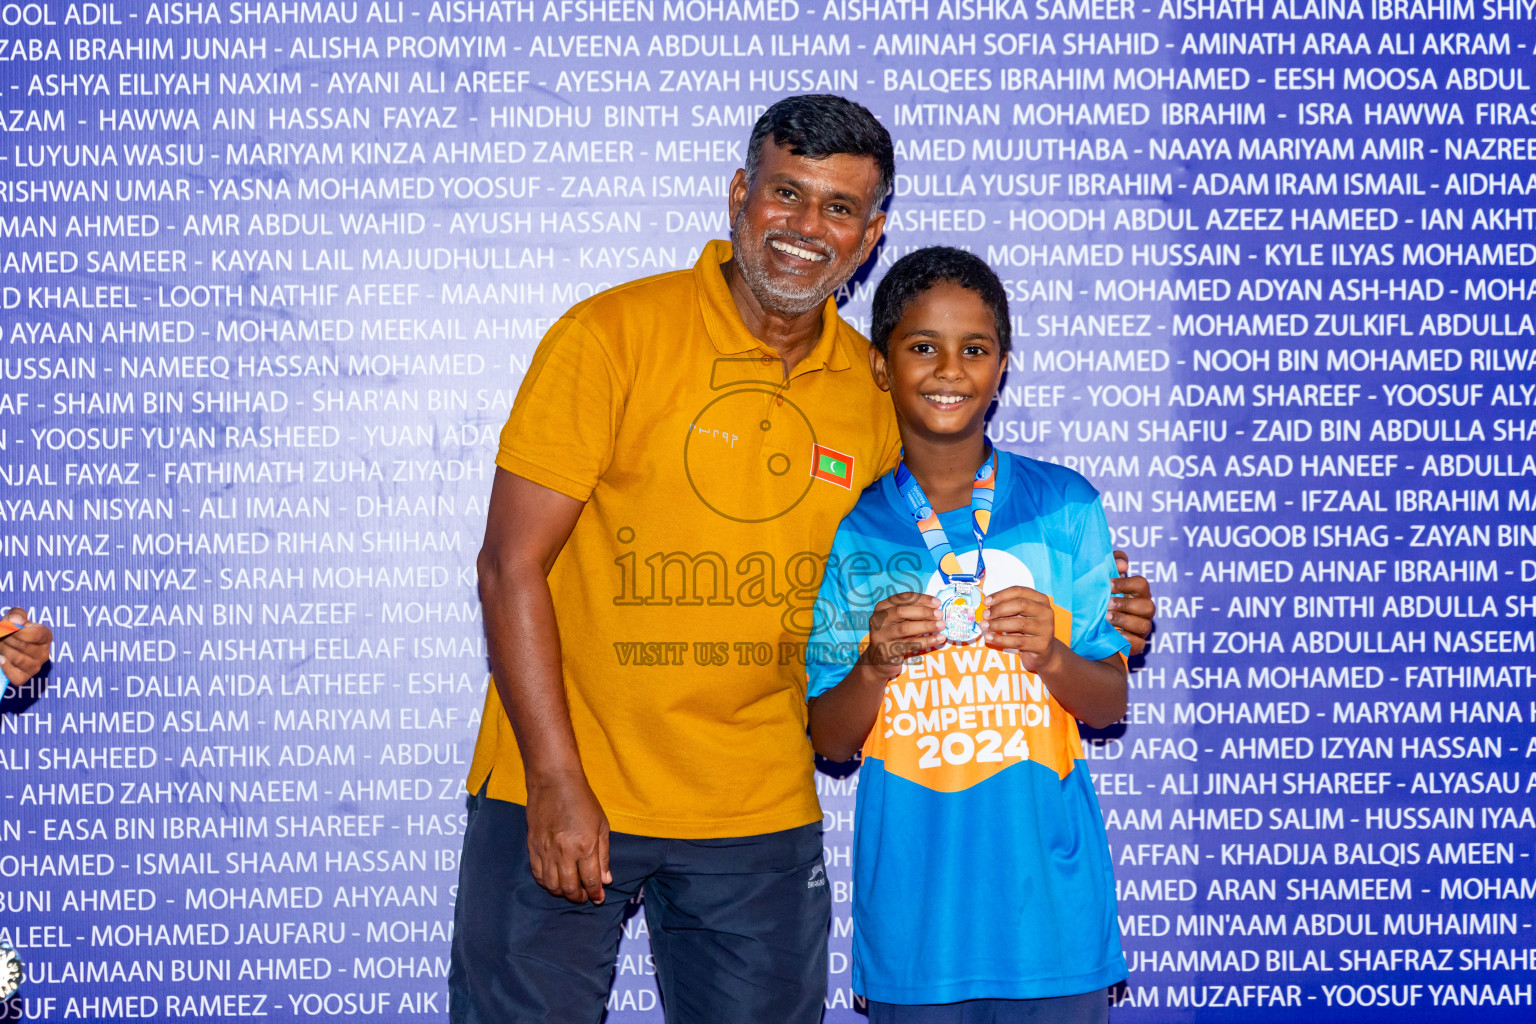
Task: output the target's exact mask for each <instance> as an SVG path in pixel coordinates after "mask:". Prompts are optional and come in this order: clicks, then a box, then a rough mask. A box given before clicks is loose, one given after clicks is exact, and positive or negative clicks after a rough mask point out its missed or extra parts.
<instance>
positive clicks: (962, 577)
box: [896, 445, 997, 584]
mask: <svg viewBox="0 0 1536 1024" xmlns="http://www.w3.org/2000/svg"><path fill="white" fill-rule="evenodd" d="M988 449H989V450H988V453H987V458H986V459H985V460H984V461H983V462H982V464H981V468H980V469H978V470H976V483H975V484H974V485H973V486H972V487H971V532H972V533H974V534H975V535H976V571H975V572H974V573H963V572H961V571H960V559H958V558H956V557H955V552H954V549H953V548H952V547H951V546H950V543H949V538H948V537H947V536H945V534H944V527H942V526H940V525H939V514H938V513H937V512H935V511H934V510H933V506H932V505H931V504H929V502H928V495H926V494H924V493H923V485H922V484H920V483H918V482H917V479H916V478H915V477H914V476H913V475H912V471H911V470H909V469H908V468H907V463H906V461H905V460H903V461H901V462H899V463H897V465H896V489H897V490H899V491H901V496H902V497H903V498H905V499H906V500H907V506H908V507H909V508H911V510H912V518H913V519H914V520H915V521H916V522H917V530H918V532H919V533H921V534H922V535H923V542H924V543H926V544H927V545H928V553H929V554H930V555H932V556H933V560H934V561H935V562H937V563H938V565H939V575H940V576H942V577H943V578H944V582H945V583H946V584H947V583H950V582H952V581H955V580H958V581H960V582H962V583H980V582H981V579H982V577H984V576H986V574H987V560H986V551H985V541H986V539H987V529H988V527H990V526H991V525H992V499H993V497H995V496H996V493H997V450H996V449H993V448H991V446H990V445H989V446H988Z"/></svg>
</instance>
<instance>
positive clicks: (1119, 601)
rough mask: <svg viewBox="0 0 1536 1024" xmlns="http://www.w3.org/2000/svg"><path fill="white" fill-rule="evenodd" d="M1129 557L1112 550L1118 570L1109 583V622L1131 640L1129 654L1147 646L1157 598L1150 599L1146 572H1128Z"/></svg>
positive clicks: (1137, 652)
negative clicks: (1140, 573)
mask: <svg viewBox="0 0 1536 1024" xmlns="http://www.w3.org/2000/svg"><path fill="white" fill-rule="evenodd" d="M1130 564H1131V563H1130V557H1129V556H1128V555H1126V553H1125V552H1124V551H1116V552H1115V567H1116V568H1117V569H1118V570H1119V571H1120V575H1118V576H1116V577H1115V578H1114V580H1113V581H1112V582H1111V583H1110V585H1109V593H1110V598H1109V615H1108V616H1107V618H1108V619H1109V624H1110V625H1111V626H1114V627H1115V628H1116V629H1117V630H1119V631H1120V635H1121V636H1123V637H1125V638H1126V639H1127V640H1129V641H1130V644H1131V655H1132V656H1135V655H1137V654H1140V653H1141V652H1142V651H1144V650H1146V647H1147V637H1148V635H1149V634H1151V632H1152V617H1153V616H1154V615H1156V614H1157V602H1156V601H1154V600H1152V585H1151V584H1150V583H1148V582H1147V578H1146V577H1145V576H1127V575H1126V572H1127V571H1129V569H1130Z"/></svg>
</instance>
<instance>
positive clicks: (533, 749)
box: [448, 96, 1152, 1024]
mask: <svg viewBox="0 0 1536 1024" xmlns="http://www.w3.org/2000/svg"><path fill="white" fill-rule="evenodd" d="M894 176H895V161H894V156H893V149H892V145H891V140H890V136H889V134H888V133H887V132H886V130H885V128H884V127H882V126H881V125H880V123H879V122H878V121H877V120H875V118H874V117H873V116H872V115H871V114H870V113H869V112H868V111H867V110H865V109H864V108H863V107H861V106H859V105H857V104H855V103H851V102H849V101H848V100H845V99H842V98H840V97H835V96H801V97H791V98H789V99H785V100H782V101H780V102H778V103H776V104H774V105H773V106H772V107H771V108H769V109H768V111H766V112H765V113H764V114H763V116H762V117H761V118H760V119H759V120H758V122H757V124H756V125H755V126H754V127H753V130H752V135H751V138H750V140H749V142H748V144H747V160H746V167H745V168H744V169H742V170H738V171H737V172H736V174H735V176H734V178H733V179H732V180H731V183H730V188H729V203H728V205H729V216H730V223H731V242H730V243H726V242H724V241H715V242H711V243H709V244H708V245H707V246H706V247H705V248H704V250H703V253H702V255H701V256H700V257H699V260H698V263H697V264H696V265H695V266H694V267H693V269H692V270H688V271H680V272H675V273H669V274H662V275H658V276H656V277H651V278H646V279H644V280H641V281H636V282H632V283H630V284H626V285H620V286H618V287H616V288H613V289H610V290H608V291H606V292H602V293H600V294H598V295H595V296H593V297H592V298H591V299H588V300H587V301H585V302H582V303H580V304H578V305H577V306H575V307H573V308H572V309H571V310H570V311H569V312H567V313H566V315H565V316H563V317H562V318H561V319H560V320H559V321H558V322H556V324H555V325H554V326H553V327H552V328H551V329H550V331H549V333H548V334H546V335H545V337H544V339H543V341H542V342H541V343H540V344H539V347H538V350H537V352H536V353H535V354H534V358H533V360H532V362H531V364H530V366H529V368H528V372H527V375H526V377H525V378H524V381H523V384H522V387H521V389H520V390H519V392H518V396H517V400H516V402H515V403H514V405H513V408H512V412H511V415H510V416H509V418H508V420H507V424H506V427H505V429H504V430H503V432H502V436H501V448H500V451H499V452H498V454H497V458H496V463H497V467H498V468H497V472H496V475H495V479H494V482H493V485H492V490H491V500H490V508H489V513H488V521H487V524H486V535H485V544H484V547H483V548H482V549H481V552H480V556H479V560H478V568H479V575H480V593H481V599H482V602H483V605H484V609H485V611H484V614H485V628H486V639H487V644H488V647H489V653H490V661H491V669H492V674H493V677H494V680H495V685H494V687H493V688H492V689H491V690H490V692H488V693H487V695H486V705H485V715H484V720H483V721H482V723H481V727H480V735H479V739H478V741H477V742H476V745H475V753H474V758H473V762H472V764H471V766H470V771H469V777H468V780H467V785H468V788H469V791H470V793H471V794H472V795H471V796H470V798H469V823H468V826H467V828H466V831H465V836H464V852H463V861H462V864H461V868H460V876H459V889H458V900H457V906H456V909H455V930H454V942H453V953H452V964H451V968H450V972H449V981H448V984H449V993H450V995H449V1006H450V1016H451V1018H452V1020H453V1021H455V1022H456V1024H493V1022H494V1024H513V1022H525V1021H549V1022H559V1024H583V1022H589V1021H592V1022H595V1021H597V1020H599V1019H600V1018H601V1017H602V1015H603V1012H604V1009H605V1001H606V997H607V993H608V987H609V981H610V979H611V977H612V974H613V965H614V959H615V956H616V953H617V949H618V943H619V937H620V933H621V925H622V922H623V918H624V914H625V905H626V903H627V902H628V901H629V900H630V899H631V898H632V897H633V896H635V895H636V894H637V893H639V892H641V891H643V892H644V894H645V909H646V917H647V923H648V926H649V930H650V934H651V949H652V953H653V954H654V957H655V965H656V974H657V980H658V983H659V987H660V990H661V996H662V1002H663V1005H664V1008H665V1014H666V1019H667V1021H668V1022H669V1024H695V1022H697V1024H706V1022H707V1024H719V1022H721V1021H731V1022H733V1024H755V1022H760V1024H812V1022H815V1021H818V1020H820V1018H821V1014H822V1005H823V1002H824V1000H825V996H826V968H827V956H826V949H827V946H826V940H827V930H828V921H829V917H830V900H829V895H828V886H827V882H826V876H825V873H824V871H823V870H822V843H821V808H820V806H819V805H818V803H817V798H816V789H815V785H814V779H813V772H814V766H813V762H812V751H811V747H810V743H809V741H808V739H807V737H806V723H807V718H806V707H805V676H804V667H803V665H802V659H803V654H804V645H805V638H806V635H807V634H808V633H809V631H810V628H811V607H812V604H813V601H814V598H815V596H816V592H817V587H818V584H819V583H820V577H821V567H822V562H823V560H824V557H825V554H826V552H827V551H828V550H829V548H830V546H831V543H832V536H833V532H834V531H835V529H836V527H837V524H838V522H839V520H841V519H842V517H843V516H844V515H845V514H846V513H847V512H848V511H849V510H850V509H851V508H852V507H853V504H854V501H855V499H856V498H857V496H858V494H859V492H860V491H862V490H863V489H864V488H865V487H866V486H868V485H869V484H870V483H872V482H873V481H874V480H876V479H878V478H879V477H880V476H881V475H883V474H884V473H886V472H887V471H888V470H889V469H890V468H891V467H892V466H894V465H895V463H896V460H897V452H898V444H899V442H898V438H897V431H896V422H895V418H894V416H893V414H892V411H891V407H890V402H889V400H888V399H887V398H886V397H885V395H884V394H882V393H881V391H880V390H879V389H878V388H877V387H876V386H875V383H874V381H873V379H872V378H871V375H870V372H869V366H868V359H867V351H868V348H869V345H868V342H867V341H866V340H865V339H864V338H863V337H861V336H860V335H859V334H858V333H857V332H855V331H854V330H853V329H852V328H851V327H850V326H849V325H848V324H846V323H845V322H844V321H843V320H842V319H841V318H840V317H839V316H838V314H837V307H836V305H835V303H834V302H833V301H832V299H831V296H832V294H833V292H834V291H835V290H836V289H837V288H838V287H839V286H840V285H842V284H843V283H844V282H845V281H847V280H848V279H849V277H851V276H852V275H853V273H854V272H855V271H856V270H857V269H858V268H859V266H860V265H861V264H862V263H863V262H864V260H865V259H866V258H867V257H868V256H869V254H870V253H871V252H872V251H873V249H874V247H875V245H876V243H877V242H878V241H879V240H880V235H881V231H882V229H883V227H884V224H885V215H884V213H883V212H881V209H880V207H881V203H882V202H883V201H884V199H885V198H886V196H887V195H888V194H889V193H890V190H891V185H892V181H893V179H894ZM1119 587H1120V595H1121V596H1120V597H1119V598H1117V603H1118V607H1117V608H1116V609H1115V610H1113V611H1111V612H1110V616H1111V619H1112V621H1113V622H1114V624H1115V625H1116V626H1117V627H1119V628H1122V629H1124V630H1127V631H1128V632H1130V633H1132V634H1135V639H1136V641H1137V642H1138V643H1139V642H1140V641H1141V640H1143V639H1144V637H1145V635H1146V634H1147V633H1148V632H1149V631H1150V625H1151V624H1150V619H1151V616H1152V603H1151V600H1150V594H1149V591H1148V587H1147V584H1146V581H1145V580H1142V579H1140V578H1134V579H1131V580H1122V581H1121V582H1120V584H1119ZM610 829H611V830H612V831H611V832H610Z"/></svg>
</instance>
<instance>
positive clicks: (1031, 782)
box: [807, 247, 1127, 1024]
mask: <svg viewBox="0 0 1536 1024" xmlns="http://www.w3.org/2000/svg"><path fill="white" fill-rule="evenodd" d="M870 333H871V338H872V339H873V347H872V348H871V352H870V363H871V367H872V369H873V371H874V374H875V379H876V381H877V382H878V383H879V384H880V386H881V388H882V389H884V390H886V391H889V392H890V395H891V399H892V401H893V402H894V403H895V406H896V416H897V420H898V422H899V424H900V427H901V439H902V444H903V446H904V451H903V456H902V463H901V465H900V466H898V467H897V469H896V470H895V472H893V473H891V474H889V475H887V476H885V477H883V478H882V479H880V480H879V481H877V482H876V483H875V484H873V485H872V486H871V487H870V488H869V489H868V490H866V491H865V492H864V494H863V496H862V497H861V498H860V499H859V502H858V504H857V505H856V506H855V507H854V509H853V511H852V512H850V513H849V514H848V516H847V518H845V519H844V520H843V522H842V525H841V526H840V527H839V528H838V531H837V536H836V539H835V540H834V542H833V546H832V553H831V557H830V560H829V562H828V565H827V571H826V575H825V577H824V579H823V582H822V587H821V594H820V598H819V600H818V602H817V607H816V626H815V630H814V632H813V634H812V636H811V638H810V643H809V645H808V649H807V665H808V667H809V676H810V681H809V701H810V730H811V740H812V743H813V744H814V745H815V747H816V750H817V751H818V752H819V753H821V754H822V755H823V756H825V757H828V758H831V759H833V760H839V761H841V760H847V759H849V758H851V757H853V756H854V755H855V754H856V753H857V752H858V751H859V750H861V749H862V750H863V752H864V762H863V767H862V769H861V778H860V783H859V788H858V804H857V810H856V812H855V819H854V820H855V825H854V828H855V836H854V847H855V855H854V904H853V920H854V933H853V986H854V990H855V991H856V992H858V993H860V994H861V995H863V996H864V997H865V998H866V999H867V1000H868V1001H869V1019H870V1024H917V1022H921V1024H1012V1022H1023V1021H1029V1022H1047V1021H1049V1022H1072V1024H1078V1022H1083V1024H1087V1022H1093V1021H1105V1020H1107V1019H1108V1014H1109V1004H1108V997H1107V992H1106V990H1107V988H1108V987H1109V986H1110V985H1112V984H1115V983H1116V982H1119V981H1120V980H1121V979H1123V978H1124V977H1125V975H1126V966H1125V957H1124V955H1123V954H1122V953H1121V950H1120V941H1119V930H1118V926H1117V921H1116V913H1115V897H1114V877H1113V871H1112V868H1111V864H1110V857H1109V849H1108V842H1107V839H1106V836H1105V833H1104V824H1103V819H1102V818H1101V816H1100V812H1099V806H1098V799H1097V798H1096V797H1095V795H1094V792H1093V785H1092V782H1091V781H1090V779H1089V777H1088V771H1087V768H1086V767H1085V765H1084V763H1083V761H1082V757H1083V751H1082V744H1081V740H1080V739H1079V736H1078V731H1077V721H1076V720H1081V721H1083V722H1084V723H1086V724H1088V725H1091V726H1095V727H1102V726H1106V725H1109V724H1111V723H1113V722H1116V721H1118V720H1119V719H1120V718H1121V717H1122V716H1123V715H1124V713H1125V708H1126V665H1125V657H1124V655H1125V652H1126V650H1127V644H1126V642H1125V640H1124V639H1123V638H1122V637H1121V635H1120V634H1119V633H1118V632H1116V630H1115V629H1114V628H1113V626H1111V625H1110V623H1109V621H1108V618H1107V611H1108V608H1109V599H1110V579H1111V577H1112V576H1114V575H1115V562H1114V557H1113V552H1112V550H1111V546H1110V537H1109V529H1108V526H1107V525H1106V524H1105V521H1104V511H1103V508H1102V506H1101V505H1100V503H1099V497H1098V493H1097V492H1096V491H1095V490H1094V489H1093V487H1092V486H1091V485H1090V484H1089V483H1088V482H1087V481H1086V480H1084V479H1083V478H1082V477H1081V476H1079V475H1078V474H1077V473H1075V472H1073V471H1071V470H1069V469H1066V468H1064V467H1061V466H1058V465H1054V464H1051V463H1045V462H1038V461H1036V460H1034V459H1028V458H1024V457H1021V456H1017V455H1013V454H1010V453H1007V452H1000V451H997V450H996V449H994V448H993V447H992V446H991V444H990V443H989V442H988V441H987V437H986V433H985V425H986V418H987V412H988V409H989V407H990V406H991V404H992V401H993V399H994V398H995V396H996V394H997V388H998V383H999V381H1000V380H1001V377H1002V373H1003V368H1004V366H1005V365H1006V359H1007V354H1008V349H1009V344H1010V334H1009V319H1008V301H1007V297H1006V295H1005V293H1004V291H1003V287H1002V285H1001V283H1000V282H999V281H998V279H997V276H996V275H995V274H994V273H993V272H992V271H991V269H990V268H988V267H987V265H986V264H985V263H984V262H983V261H982V260H980V259H978V258H977V257H976V256H973V255H971V254H970V253H966V252H962V251H960V250H957V249H949V248H943V247H933V248H928V249H922V250H919V251H917V252H914V253H911V254H910V255H908V256H905V257H903V258H902V259H901V260H899V261H898V262H897V263H896V265H895V266H893V267H892V268H891V270H890V272H889V273H888V274H887V275H886V276H885V279H884V280H883V281H881V283H880V286H879V288H878V289H877V290H876V292H875V301H874V309H873V317H872V330H871V332H870Z"/></svg>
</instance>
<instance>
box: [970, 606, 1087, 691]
mask: <svg viewBox="0 0 1536 1024" xmlns="http://www.w3.org/2000/svg"><path fill="white" fill-rule="evenodd" d="M982 630H983V633H982V638H983V639H982V642H983V643H985V644H986V645H987V646H988V647H997V648H1001V649H1003V650H1010V651H1015V652H1017V653H1018V656H1019V661H1020V662H1022V663H1023V665H1024V668H1025V670H1026V671H1029V672H1033V673H1034V674H1035V675H1043V674H1046V673H1048V672H1049V671H1050V670H1051V669H1052V668H1054V667H1055V663H1056V662H1057V661H1058V660H1059V658H1060V655H1061V652H1062V651H1064V650H1068V648H1066V647H1065V646H1064V645H1063V644H1062V643H1061V642H1060V641H1059V640H1057V639H1056V611H1055V609H1054V607H1053V606H1052V604H1051V599H1050V598H1049V597H1047V596H1046V595H1045V594H1042V593H1040V591H1038V590H1031V589H1030V588H1029V587H1009V588H1008V589H1006V590H999V591H998V592H997V593H995V594H993V595H992V596H991V597H989V598H988V599H987V607H986V610H985V611H984V612H983V613H982Z"/></svg>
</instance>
